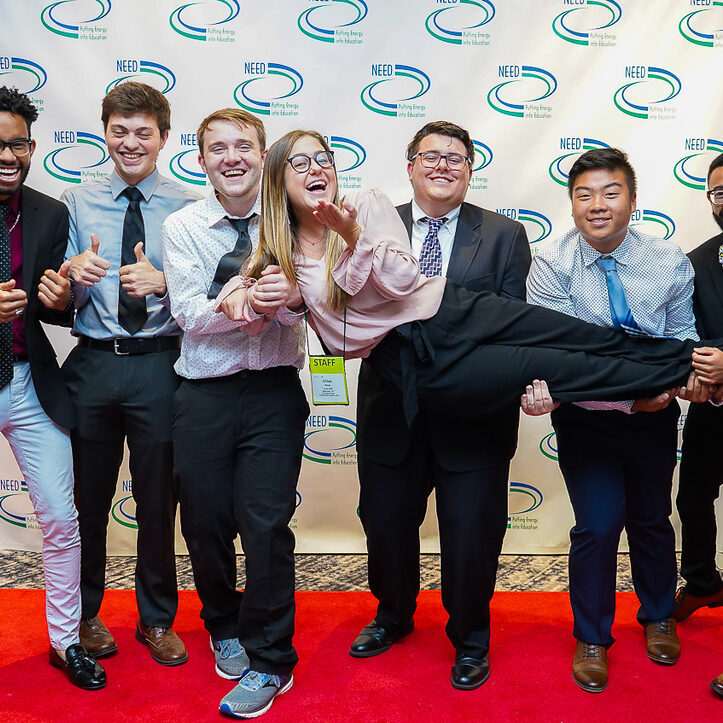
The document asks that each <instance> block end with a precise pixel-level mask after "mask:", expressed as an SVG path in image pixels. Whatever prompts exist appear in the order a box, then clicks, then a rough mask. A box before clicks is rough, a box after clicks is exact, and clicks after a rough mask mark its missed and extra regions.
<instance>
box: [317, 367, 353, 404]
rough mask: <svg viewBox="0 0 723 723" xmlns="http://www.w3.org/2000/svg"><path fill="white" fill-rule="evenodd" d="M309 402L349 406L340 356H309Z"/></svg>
mask: <svg viewBox="0 0 723 723" xmlns="http://www.w3.org/2000/svg"><path fill="white" fill-rule="evenodd" d="M309 372H310V373H311V401H312V402H313V403H314V404H315V405H320V404H349V392H348V390H347V386H346V371H345V369H344V357H342V356H309Z"/></svg>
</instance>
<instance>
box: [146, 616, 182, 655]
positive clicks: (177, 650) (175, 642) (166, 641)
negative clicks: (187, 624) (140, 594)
mask: <svg viewBox="0 0 723 723" xmlns="http://www.w3.org/2000/svg"><path fill="white" fill-rule="evenodd" d="M136 640H137V641H138V642H139V643H143V645H145V646H146V647H147V648H148V650H149V651H150V653H151V657H152V658H153V660H155V661H156V662H157V663H160V664H161V665H181V664H182V663H185V662H186V661H187V660H188V653H187V652H186V646H185V645H184V644H183V641H182V640H181V639H180V638H179V637H178V635H176V633H174V632H173V630H171V628H149V627H146V626H145V625H144V624H143V623H142V622H141V619H140V618H138V623H137V624H136Z"/></svg>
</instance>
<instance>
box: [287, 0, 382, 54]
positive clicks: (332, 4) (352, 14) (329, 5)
mask: <svg viewBox="0 0 723 723" xmlns="http://www.w3.org/2000/svg"><path fill="white" fill-rule="evenodd" d="M311 2H312V3H313V5H312V7H310V8H308V9H306V10H304V11H303V12H302V13H301V15H299V17H298V19H297V21H296V25H297V27H298V28H299V30H301V32H302V33H303V34H304V35H306V36H307V37H308V38H311V39H312V40H318V41H319V42H320V43H336V44H337V45H362V44H363V43H364V31H363V30H360V29H359V28H358V27H357V26H358V25H359V24H360V23H361V22H362V21H363V20H364V18H366V16H367V13H368V12H369V8H368V7H367V4H366V2H364V0H311Z"/></svg>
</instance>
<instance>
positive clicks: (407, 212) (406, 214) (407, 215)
mask: <svg viewBox="0 0 723 723" xmlns="http://www.w3.org/2000/svg"><path fill="white" fill-rule="evenodd" d="M397 213H398V214H399V217H400V218H401V219H402V223H403V224H404V227H405V228H406V229H407V238H409V243H410V246H411V242H412V204H411V203H405V204H402V205H401V206H397Z"/></svg>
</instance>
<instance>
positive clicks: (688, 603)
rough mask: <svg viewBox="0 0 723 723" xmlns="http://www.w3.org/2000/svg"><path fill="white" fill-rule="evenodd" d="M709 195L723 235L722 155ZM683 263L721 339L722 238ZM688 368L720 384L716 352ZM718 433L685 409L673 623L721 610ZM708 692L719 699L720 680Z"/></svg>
mask: <svg viewBox="0 0 723 723" xmlns="http://www.w3.org/2000/svg"><path fill="white" fill-rule="evenodd" d="M708 189H709V190H708V191H707V195H708V200H709V201H710V204H711V208H712V210H713V219H714V220H715V222H716V223H717V224H718V226H719V227H720V228H721V230H723V154H721V155H719V156H717V157H716V158H715V159H714V160H713V162H712V163H711V165H710V168H709V170H708ZM688 258H689V259H690V262H691V263H692V264H693V269H694V270H695V290H694V291H693V310H694V312H695V319H696V328H697V329H698V333H699V334H700V335H701V336H704V337H711V336H714V337H717V336H723V265H722V264H723V233H719V234H718V235H717V236H713V238H710V239H708V240H707V241H706V242H705V243H703V244H701V245H700V246H698V247H697V248H696V249H693V251H691V252H690V253H689V254H688ZM693 366H694V368H695V370H696V373H697V374H698V376H699V378H700V379H701V380H702V381H704V382H708V383H711V384H720V383H721V382H723V352H721V351H720V350H719V349H714V348H709V347H704V348H701V349H700V350H698V351H697V352H696V353H695V354H694V356H693ZM719 389H720V387H719ZM717 396H718V393H717ZM722 432H723V408H721V407H720V406H714V405H713V404H691V405H690V407H689V409H688V416H687V417H686V421H685V428H684V430H683V449H682V459H681V464H680V482H679V485H678V497H677V499H676V503H677V506H678V513H679V514H680V522H681V531H682V537H683V546H682V550H683V553H682V557H681V565H680V574H681V575H682V576H683V578H685V581H686V582H685V585H684V586H683V587H681V588H680V589H679V590H678V592H677V594H676V609H675V613H674V617H675V619H676V620H678V621H681V620H685V619H686V618H688V617H689V616H690V615H691V614H692V613H693V612H694V611H695V610H697V609H698V608H702V607H706V606H707V607H719V606H721V605H723V580H722V579H721V576H720V573H719V572H718V570H717V568H716V564H715V555H716V535H717V528H716V519H715V500H716V498H717V497H718V495H719V493H720V486H721V483H723V461H721V459H720V454H719V453H718V445H719V444H720V439H721V433H722ZM711 686H712V687H713V689H714V690H715V691H716V692H717V693H719V694H721V695H723V675H720V676H718V678H716V679H715V680H714V681H713V682H712V683H711Z"/></svg>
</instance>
